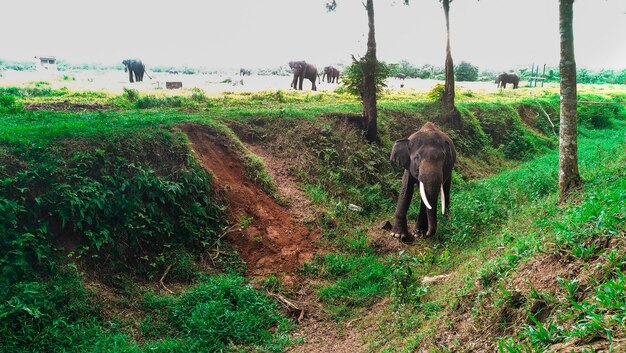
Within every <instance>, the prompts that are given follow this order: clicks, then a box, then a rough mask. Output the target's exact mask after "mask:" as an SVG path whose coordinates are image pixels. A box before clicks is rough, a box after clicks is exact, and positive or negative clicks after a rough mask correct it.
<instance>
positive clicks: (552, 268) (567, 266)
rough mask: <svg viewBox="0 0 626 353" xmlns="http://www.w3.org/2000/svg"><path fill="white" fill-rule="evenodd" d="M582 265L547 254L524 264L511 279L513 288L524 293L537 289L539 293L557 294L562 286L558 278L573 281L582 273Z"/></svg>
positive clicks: (562, 257)
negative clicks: (572, 279)
mask: <svg viewBox="0 0 626 353" xmlns="http://www.w3.org/2000/svg"><path fill="white" fill-rule="evenodd" d="M580 266H581V264H580V263H578V262H577V261H575V260H574V259H572V258H568V257H565V256H561V255H560V254H556V253H553V254H546V255H543V256H540V257H538V258H535V259H533V260H531V261H529V262H526V263H524V264H523V265H522V266H521V267H520V268H519V269H518V270H517V271H516V272H515V273H514V274H512V275H511V277H510V283H511V287H512V288H514V289H515V290H518V291H520V292H522V293H528V292H530V291H531V290H533V289H535V290H537V291H538V292H550V293H556V292H558V291H559V290H560V287H561V285H560V284H559V283H558V281H557V278H562V279H571V278H574V277H576V275H577V274H578V272H579V271H580Z"/></svg>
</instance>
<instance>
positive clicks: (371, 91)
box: [361, 0, 379, 142]
mask: <svg viewBox="0 0 626 353" xmlns="http://www.w3.org/2000/svg"><path fill="white" fill-rule="evenodd" d="M365 8H366V10H367V25H368V28H369V30H368V34H367V52H365V56H364V57H363V95H362V97H361V98H362V100H363V117H364V118H365V121H366V128H365V138H367V140H368V141H370V142H375V141H378V140H379V139H378V123H377V121H378V107H377V106H376V69H377V68H378V59H377V58H376V36H375V32H376V31H375V28H374V0H367V4H366V5H365Z"/></svg>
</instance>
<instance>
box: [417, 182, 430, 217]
mask: <svg viewBox="0 0 626 353" xmlns="http://www.w3.org/2000/svg"><path fill="white" fill-rule="evenodd" d="M420 196H421V197H422V201H423V202H424V205H426V207H428V209H429V210H432V209H433V208H432V207H431V206H430V204H429V203H428V200H427V199H426V191H424V183H422V182H421V181H420Z"/></svg>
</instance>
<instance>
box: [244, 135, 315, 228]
mask: <svg viewBox="0 0 626 353" xmlns="http://www.w3.org/2000/svg"><path fill="white" fill-rule="evenodd" d="M246 148H248V149H249V150H250V151H251V152H252V153H254V154H255V155H257V156H259V157H261V158H262V159H263V162H264V164H265V168H266V169H267V171H268V173H269V174H270V176H271V177H272V179H273V180H274V183H275V184H276V186H277V189H278V195H279V196H280V197H281V198H282V199H284V200H286V201H287V203H288V207H289V212H290V213H291V215H292V216H293V217H294V219H295V220H296V221H297V222H302V223H310V222H312V221H314V220H315V214H316V212H317V211H318V210H317V209H316V207H315V205H313V203H312V202H311V200H310V199H309V198H308V197H307V196H306V194H305V193H304V191H303V190H302V188H300V186H298V183H297V182H296V180H295V178H294V176H293V175H292V174H291V172H290V171H289V166H288V165H287V162H286V161H285V160H283V159H281V158H278V157H275V156H274V155H272V154H271V153H269V152H268V151H266V150H265V149H264V148H263V147H261V146H260V145H258V144H247V145H246Z"/></svg>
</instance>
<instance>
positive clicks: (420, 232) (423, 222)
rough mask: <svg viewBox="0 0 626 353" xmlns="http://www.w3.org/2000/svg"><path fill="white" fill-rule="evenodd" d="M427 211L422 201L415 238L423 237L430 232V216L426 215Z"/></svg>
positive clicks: (414, 233)
mask: <svg viewBox="0 0 626 353" xmlns="http://www.w3.org/2000/svg"><path fill="white" fill-rule="evenodd" d="M426 210H427V208H426V205H425V204H424V201H422V202H421V204H420V214H419V216H418V217H417V223H416V224H415V231H414V232H413V235H414V236H417V237H423V236H424V235H426V232H427V231H428V216H427V215H426Z"/></svg>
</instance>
